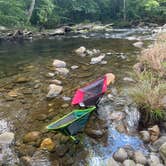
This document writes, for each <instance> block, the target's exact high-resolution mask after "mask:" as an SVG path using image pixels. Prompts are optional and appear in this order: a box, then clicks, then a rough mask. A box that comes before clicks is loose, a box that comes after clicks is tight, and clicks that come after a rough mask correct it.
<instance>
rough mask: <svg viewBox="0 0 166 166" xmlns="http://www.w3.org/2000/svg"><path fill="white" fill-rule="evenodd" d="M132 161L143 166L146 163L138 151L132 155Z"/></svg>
mask: <svg viewBox="0 0 166 166" xmlns="http://www.w3.org/2000/svg"><path fill="white" fill-rule="evenodd" d="M134 160H135V162H136V163H139V164H143V165H145V164H146V163H147V160H146V157H145V156H144V155H143V154H142V152H140V151H136V152H135V153H134Z"/></svg>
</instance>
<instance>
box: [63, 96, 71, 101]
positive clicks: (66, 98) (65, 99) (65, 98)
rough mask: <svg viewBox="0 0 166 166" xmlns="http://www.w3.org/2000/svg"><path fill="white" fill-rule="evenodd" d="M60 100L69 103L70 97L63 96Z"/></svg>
mask: <svg viewBox="0 0 166 166" xmlns="http://www.w3.org/2000/svg"><path fill="white" fill-rule="evenodd" d="M62 99H63V100H64V101H70V100H71V97H67V96H63V97H62Z"/></svg>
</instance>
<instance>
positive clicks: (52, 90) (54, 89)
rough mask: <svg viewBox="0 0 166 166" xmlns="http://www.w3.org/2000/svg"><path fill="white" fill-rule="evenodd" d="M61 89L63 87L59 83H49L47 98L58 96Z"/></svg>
mask: <svg viewBox="0 0 166 166" xmlns="http://www.w3.org/2000/svg"><path fill="white" fill-rule="evenodd" d="M62 90H63V87H62V86H60V85H55V84H50V85H49V92H48V94H47V96H46V97H47V98H54V97H56V96H58V95H59V94H60V93H61V92H62Z"/></svg>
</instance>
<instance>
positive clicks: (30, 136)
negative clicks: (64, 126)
mask: <svg viewBox="0 0 166 166" xmlns="http://www.w3.org/2000/svg"><path fill="white" fill-rule="evenodd" d="M40 135H41V133H40V132H39V131H32V132H29V133H27V134H26V135H25V136H24V138H23V141H24V142H25V143H26V142H34V141H37V140H38V139H39V138H40Z"/></svg>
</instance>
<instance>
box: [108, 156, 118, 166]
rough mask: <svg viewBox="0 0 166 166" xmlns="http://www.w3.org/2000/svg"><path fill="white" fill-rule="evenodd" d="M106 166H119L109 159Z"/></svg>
mask: <svg viewBox="0 0 166 166" xmlns="http://www.w3.org/2000/svg"><path fill="white" fill-rule="evenodd" d="M107 166H119V163H118V162H117V161H115V160H114V159H113V158H112V157H111V158H110V159H109V160H108V162H107Z"/></svg>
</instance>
